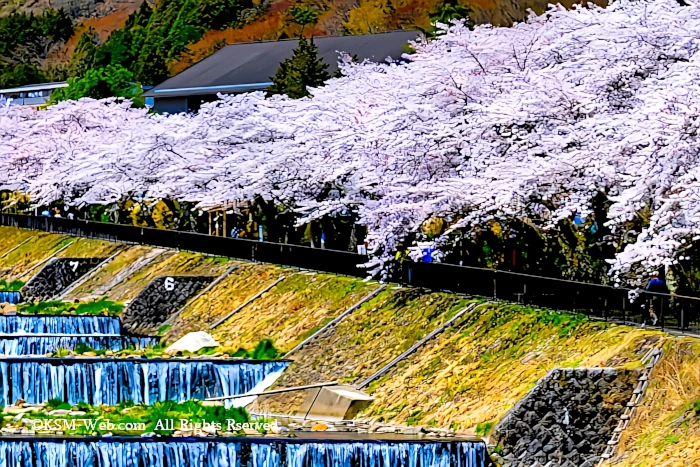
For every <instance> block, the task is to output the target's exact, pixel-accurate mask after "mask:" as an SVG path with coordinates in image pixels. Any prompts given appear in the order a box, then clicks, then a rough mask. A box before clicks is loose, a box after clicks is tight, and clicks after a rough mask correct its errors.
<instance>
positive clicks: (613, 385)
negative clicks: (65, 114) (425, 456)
mask: <svg viewBox="0 0 700 467" xmlns="http://www.w3.org/2000/svg"><path fill="white" fill-rule="evenodd" d="M639 376H640V372H639V371H636V370H620V369H615V368H577V369H571V368H565V369H554V370H552V371H550V372H549V373H548V374H547V375H546V376H545V377H544V378H542V379H541V380H540V381H539V382H538V383H537V386H535V388H533V389H532V390H531V391H530V392H529V393H528V394H527V395H526V396H525V397H524V398H523V399H522V400H521V401H520V402H518V404H516V405H515V407H513V409H511V411H510V412H508V414H507V415H506V416H505V417H504V418H503V419H502V420H501V422H500V423H499V424H498V425H497V426H496V428H495V429H494V433H493V438H494V439H495V441H496V442H497V443H498V446H499V449H497V451H498V456H499V457H500V461H501V463H502V465H503V466H512V467H516V466H517V467H521V466H522V467H525V466H527V467H531V466H537V465H541V466H544V465H549V466H552V467H553V466H559V467H583V466H585V467H593V466H595V465H596V464H597V462H598V461H599V459H600V456H601V454H602V453H603V451H604V449H605V446H606V444H607V443H608V441H609V440H610V439H611V437H612V435H613V431H614V430H615V427H616V426H617V424H618V422H619V420H620V417H621V416H622V414H623V413H624V410H625V404H627V402H628V401H629V400H630V397H631V396H632V393H633V391H634V389H635V386H636V384H637V381H638V380H639Z"/></svg>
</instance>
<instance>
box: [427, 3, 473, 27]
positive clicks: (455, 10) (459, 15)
mask: <svg viewBox="0 0 700 467" xmlns="http://www.w3.org/2000/svg"><path fill="white" fill-rule="evenodd" d="M473 17H474V9H473V8H472V6H471V5H469V4H466V5H463V4H461V3H460V2H459V0H445V1H444V2H443V3H442V5H440V6H438V8H437V10H436V11H435V12H434V13H433V14H432V15H430V22H431V23H443V24H450V21H452V20H453V19H463V20H465V21H464V24H465V25H467V26H469V27H470V28H471V27H473V26H474V20H473Z"/></svg>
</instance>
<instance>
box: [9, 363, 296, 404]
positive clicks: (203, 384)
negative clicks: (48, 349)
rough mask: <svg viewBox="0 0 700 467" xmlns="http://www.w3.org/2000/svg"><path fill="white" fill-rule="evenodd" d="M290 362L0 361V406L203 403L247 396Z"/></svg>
mask: <svg viewBox="0 0 700 467" xmlns="http://www.w3.org/2000/svg"><path fill="white" fill-rule="evenodd" d="M287 365H288V362H284V361H270V362H266V361H254V360H249V361H244V360H225V359H218V360H207V361H203V360H196V359H144V358H119V359H117V358H92V357H88V358H80V357H70V358H33V357H30V358H26V357H17V358H12V357H11V358H3V359H0V404H2V405H9V404H12V403H13V401H15V400H17V399H22V400H24V401H26V402H28V403H32V404H37V403H44V402H47V401H48V400H50V399H61V400H63V401H65V402H68V403H69V404H77V403H79V402H86V403H88V404H90V405H117V404H118V403H120V402H126V401H132V402H134V403H135V404H152V403H153V402H155V401H165V400H173V401H178V402H182V401H186V400H190V399H199V400H204V399H207V398H212V397H225V396H232V395H238V394H244V393H246V392H249V391H251V390H252V389H253V388H254V387H255V386H256V385H257V384H258V383H260V382H261V381H263V379H265V378H266V377H267V376H268V375H269V374H272V373H278V372H281V371H283V370H284V369H285V368H286V366H287Z"/></svg>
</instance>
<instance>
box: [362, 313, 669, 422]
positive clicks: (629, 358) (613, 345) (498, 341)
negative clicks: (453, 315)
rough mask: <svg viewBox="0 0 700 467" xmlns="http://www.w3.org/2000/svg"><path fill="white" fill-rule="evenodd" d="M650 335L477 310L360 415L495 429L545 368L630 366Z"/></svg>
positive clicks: (405, 367) (576, 320)
mask: <svg viewBox="0 0 700 467" xmlns="http://www.w3.org/2000/svg"><path fill="white" fill-rule="evenodd" d="M654 334H657V333H655V332H653V331H646V332H645V331H640V330H637V329H634V328H629V327H625V326H615V325H606V324H605V323H598V322H591V321H588V320H587V319H586V318H585V317H583V316H573V315H566V314H559V313H555V312H552V311H548V310H538V309H532V308H528V307H522V306H517V305H507V304H501V303H499V304H487V305H481V306H480V307H478V308H477V309H475V310H474V312H472V313H470V314H469V315H467V316H465V317H464V318H463V319H462V320H461V322H459V323H458V324H457V325H456V326H454V327H452V328H451V329H449V330H448V331H447V332H445V333H443V334H441V335H440V336H438V337H437V338H436V339H435V340H433V341H431V342H430V343H429V344H427V345H426V346H424V347H423V348H421V349H420V350H419V351H418V352H417V353H416V354H414V355H413V356H411V357H410V358H409V359H407V360H406V361H404V362H402V363H400V364H399V365H398V366H397V367H396V368H395V369H394V371H393V372H392V373H391V374H388V375H386V376H385V377H383V378H382V379H381V380H379V381H377V382H376V383H374V384H372V385H371V386H370V390H371V392H372V393H373V395H374V396H375V397H376V400H375V403H374V404H373V405H372V406H371V407H370V408H369V409H368V410H367V411H366V413H364V414H363V416H365V417H369V418H371V419H376V420H382V421H395V422H400V423H407V424H409V425H412V424H416V425H429V426H441V427H449V428H453V429H456V430H459V431H472V432H473V431H475V429H476V427H477V425H479V424H484V425H482V426H486V427H488V426H492V425H493V424H495V422H497V421H498V420H499V419H500V418H501V417H502V416H503V415H505V413H506V412H507V411H508V410H509V409H510V408H511V407H512V406H513V405H514V404H515V403H516V402H517V401H518V400H519V399H520V398H521V397H522V396H524V395H525V393H526V392H527V391H529V390H530V389H531V388H532V387H533V386H534V385H535V383H536V382H537V381H538V380H539V379H540V378H541V377H543V376H544V375H545V374H546V373H547V371H549V370H550V369H552V368H555V367H579V366H581V367H600V366H625V365H627V366H635V365H636V364H637V363H636V362H637V361H638V360H639V358H641V356H642V355H641V354H640V352H639V349H640V347H641V345H642V343H643V342H644V341H645V336H647V335H654ZM482 431H483V430H482Z"/></svg>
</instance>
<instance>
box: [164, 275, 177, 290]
mask: <svg viewBox="0 0 700 467" xmlns="http://www.w3.org/2000/svg"><path fill="white" fill-rule="evenodd" d="M164 286H165V290H167V291H168V292H171V291H173V290H175V279H173V278H172V277H166V278H165V284H164Z"/></svg>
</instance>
